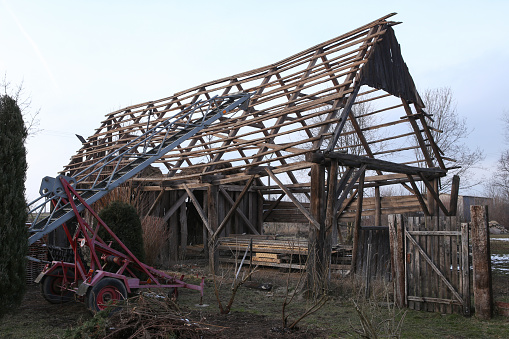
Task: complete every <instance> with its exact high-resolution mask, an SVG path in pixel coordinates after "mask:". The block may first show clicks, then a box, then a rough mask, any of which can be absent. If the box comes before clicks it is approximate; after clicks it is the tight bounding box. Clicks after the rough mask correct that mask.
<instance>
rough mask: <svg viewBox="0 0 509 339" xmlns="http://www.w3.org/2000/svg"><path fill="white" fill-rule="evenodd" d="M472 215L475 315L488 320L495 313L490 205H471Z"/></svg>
mask: <svg viewBox="0 0 509 339" xmlns="http://www.w3.org/2000/svg"><path fill="white" fill-rule="evenodd" d="M470 216H471V218H472V267H473V269H474V279H473V282H474V302H475V315H476V317H477V318H479V319H483V320H487V319H491V317H492V315H493V291H492V285H491V258H490V238H489V225H488V206H470Z"/></svg>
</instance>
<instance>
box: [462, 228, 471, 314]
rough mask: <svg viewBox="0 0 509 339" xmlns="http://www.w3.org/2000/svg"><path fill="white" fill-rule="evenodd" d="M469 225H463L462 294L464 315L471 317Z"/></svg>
mask: <svg viewBox="0 0 509 339" xmlns="http://www.w3.org/2000/svg"><path fill="white" fill-rule="evenodd" d="M468 244H469V239H468V224H467V223H464V224H462V225H461V292H462V294H463V300H464V304H463V314H464V315H467V316H468V315H470V261H469V260H468V259H469V247H468Z"/></svg>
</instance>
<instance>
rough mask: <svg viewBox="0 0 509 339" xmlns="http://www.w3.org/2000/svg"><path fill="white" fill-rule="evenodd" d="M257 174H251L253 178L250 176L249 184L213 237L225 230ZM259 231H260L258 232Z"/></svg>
mask: <svg viewBox="0 0 509 339" xmlns="http://www.w3.org/2000/svg"><path fill="white" fill-rule="evenodd" d="M254 178H255V176H254V175H253V176H251V178H249V180H248V182H247V184H246V185H245V186H244V188H243V189H242V192H240V194H239V197H238V198H237V200H236V201H235V203H234V204H233V206H232V208H230V210H229V211H228V213H227V214H226V216H225V217H224V219H223V221H222V222H221V224H220V225H219V227H218V228H217V230H216V231H215V232H214V234H213V235H212V238H213V239H215V238H216V237H217V236H218V235H219V233H221V231H222V230H223V228H224V227H225V226H226V224H227V223H228V220H230V218H231V217H232V215H233V213H235V210H236V209H237V207H239V204H240V202H241V201H242V198H243V197H244V195H245V194H246V193H247V191H248V190H249V187H250V186H251V184H252V183H253V180H254ZM257 233H258V232H257Z"/></svg>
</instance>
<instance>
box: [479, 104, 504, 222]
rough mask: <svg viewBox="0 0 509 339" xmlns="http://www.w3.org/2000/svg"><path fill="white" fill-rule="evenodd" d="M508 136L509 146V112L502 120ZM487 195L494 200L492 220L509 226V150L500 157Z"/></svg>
mask: <svg viewBox="0 0 509 339" xmlns="http://www.w3.org/2000/svg"><path fill="white" fill-rule="evenodd" d="M502 120H503V122H504V125H505V130H506V135H505V139H506V140H505V142H506V144H509V132H507V130H508V127H509V111H506V112H504V116H503V118H502ZM484 190H485V194H486V195H487V196H488V197H490V198H492V200H491V206H489V207H490V218H491V219H492V220H496V221H498V222H500V223H501V224H502V225H504V226H506V227H507V226H509V149H506V150H505V151H503V152H502V154H501V155H500V158H499V159H498V164H497V170H496V172H495V173H493V175H492V177H491V180H489V181H487V183H486V184H485V187H484Z"/></svg>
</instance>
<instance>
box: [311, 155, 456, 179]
mask: <svg viewBox="0 0 509 339" xmlns="http://www.w3.org/2000/svg"><path fill="white" fill-rule="evenodd" d="M326 158H330V159H332V158H334V159H338V160H339V163H340V164H341V165H343V166H349V167H356V168H359V167H361V166H362V165H363V164H365V165H366V169H368V170H381V171H385V172H392V173H402V174H410V175H416V174H424V175H426V176H431V177H443V176H445V175H446V174H447V172H446V171H445V170H443V169H440V168H423V167H412V166H407V165H401V164H398V163H394V162H390V161H385V160H380V159H372V158H368V157H364V156H360V155H354V154H346V153H339V152H329V153H325V154H319V153H308V154H307V155H306V160H307V161H311V162H321V161H324V159H326Z"/></svg>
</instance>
